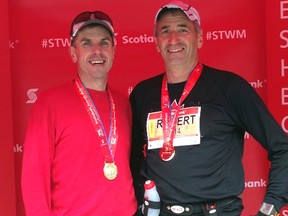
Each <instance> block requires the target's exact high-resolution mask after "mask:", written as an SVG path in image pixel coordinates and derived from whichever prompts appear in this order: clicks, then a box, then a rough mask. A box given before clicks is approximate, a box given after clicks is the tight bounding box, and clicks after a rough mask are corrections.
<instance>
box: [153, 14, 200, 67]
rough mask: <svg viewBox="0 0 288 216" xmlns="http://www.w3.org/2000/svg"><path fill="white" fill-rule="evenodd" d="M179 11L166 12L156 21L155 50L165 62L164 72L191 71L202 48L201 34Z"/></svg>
mask: <svg viewBox="0 0 288 216" xmlns="http://www.w3.org/2000/svg"><path fill="white" fill-rule="evenodd" d="M196 30H197V28H196V27H195V24H194V23H193V22H192V21H191V20H189V19H188V17H187V16H186V15H185V14H184V13H183V12H181V11H180V10H178V11H174V12H173V13H170V12H167V13H166V14H163V16H162V17H161V18H160V19H159V20H158V21H157V24H156V29H155V39H156V47H157V50H158V51H159V52H160V53H161V55H162V57H163V60H164V62H165V67H166V71H169V70H170V69H171V70H173V69H175V68H177V69H180V70H182V71H185V72H186V71H188V70H191V69H192V68H193V67H194V66H195V65H196V63H197V62H198V49H199V48H201V47H202V44H203V38H202V32H201V31H200V32H198V31H196Z"/></svg>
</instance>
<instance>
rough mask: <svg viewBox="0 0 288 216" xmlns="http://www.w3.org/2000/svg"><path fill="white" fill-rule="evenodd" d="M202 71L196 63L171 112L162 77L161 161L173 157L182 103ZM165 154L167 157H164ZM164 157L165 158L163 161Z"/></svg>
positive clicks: (164, 78) (164, 79)
mask: <svg viewBox="0 0 288 216" xmlns="http://www.w3.org/2000/svg"><path fill="white" fill-rule="evenodd" d="M202 69H203V65H202V64H200V63H199V62H198V63H197V65H196V66H195V67H194V69H193V71H192V72H191V74H190V76H189V78H188V80H187V82H186V85H185V87H184V90H183V92H182V95H181V97H180V99H179V101H178V104H177V107H176V109H175V110H172V107H171V102H170V97H169V91H168V85H167V76H166V74H165V75H164V77H163V81H162V92H161V109H162V126H163V139H164V144H163V147H162V149H161V150H160V157H161V159H162V160H170V159H172V157H173V156H174V147H173V139H174V137H175V131H176V123H177V119H178V116H179V110H180V108H181V105H182V103H183V101H184V100H185V99H186V97H187V95H188V94H189V93H190V92H191V90H192V89H193V87H194V86H195V84H196V82H197V80H198V79H199V77H200V75H201V73H202ZM165 154H166V155H167V156H165ZM169 155H170V157H169ZM165 157H167V158H166V159H165Z"/></svg>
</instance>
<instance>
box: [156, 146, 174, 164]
mask: <svg viewBox="0 0 288 216" xmlns="http://www.w3.org/2000/svg"><path fill="white" fill-rule="evenodd" d="M174 155H175V149H174V147H173V145H172V144H170V143H164V144H163V147H162V148H161V149H160V151H159V156H160V158H161V159H162V160H163V161H170V160H171V159H172V158H173V157H174Z"/></svg>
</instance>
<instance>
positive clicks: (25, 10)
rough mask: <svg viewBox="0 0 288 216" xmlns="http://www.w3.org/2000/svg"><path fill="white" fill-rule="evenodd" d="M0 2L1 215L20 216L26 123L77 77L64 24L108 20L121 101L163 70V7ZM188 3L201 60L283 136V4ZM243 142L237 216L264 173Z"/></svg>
mask: <svg viewBox="0 0 288 216" xmlns="http://www.w3.org/2000/svg"><path fill="white" fill-rule="evenodd" d="M1 1H4V6H5V7H1V8H0V16H1V17H2V16H4V17H3V19H1V20H4V28H2V29H4V31H3V30H2V33H1V34H0V39H1V40H0V43H1V44H0V46H1V63H0V65H1V68H2V70H3V73H2V85H1V92H3V93H2V94H3V95H4V97H2V98H1V100H2V104H3V105H4V106H3V105H1V112H0V113H1V122H3V123H4V124H3V126H2V127H3V129H4V130H1V140H2V141H3V145H1V149H0V150H1V151H0V154H1V158H0V164H1V167H0V168H1V172H0V173H1V178H0V179H1V189H2V187H3V188H5V189H6V190H4V192H5V191H9V193H4V192H3V191H2V190H1V193H0V205H1V208H0V213H1V215H9V216H10V215H19V216H24V215H25V213H24V207H23V203H22V198H21V188H20V175H21V160H22V152H23V142H24V136H25V130H26V124H27V119H28V116H29V112H30V110H31V107H32V106H33V103H34V102H35V100H37V95H39V93H40V92H41V91H43V90H45V89H47V88H50V87H52V86H55V85H58V84H61V83H63V82H65V81H66V80H67V79H71V78H72V77H73V76H74V75H75V73H76V67H75V65H74V64H73V63H72V61H71V59H70V57H69V55H68V46H69V28H70V22H71V20H72V19H73V18H74V16H75V15H76V14H78V13H79V12H82V11H83V10H103V11H105V12H107V13H108V14H110V15H111V18H112V19H113V21H114V26H115V31H116V33H117V36H116V39H117V49H116V56H115V62H114V65H113V68H112V71H111V72H110V78H109V82H110V85H112V86H114V87H115V88H118V89H119V90H120V91H122V92H123V93H125V94H126V95H127V97H128V96H129V93H130V92H131V90H132V89H133V87H134V86H135V84H136V83H137V82H139V81H140V80H142V79H145V78H148V77H150V76H153V75H156V74H158V73H160V72H162V71H163V70H164V67H163V63H162V59H161V56H160V54H159V53H158V52H157V51H156V49H155V44H154V39H153V22H154V16H155V14H156V12H157V10H158V9H159V7H160V6H161V5H163V4H164V3H166V2H167V1H166V0H157V1H155V0H145V1H132V0H114V1H113V2H112V1H100V0H93V1H91V0H83V1H76V0H57V1H56V0H51V1H44V0H29V1H24V0H22V1H20V0H13V1H9V4H8V0H1ZM187 2H191V4H192V5H194V6H195V7H196V8H197V9H198V11H199V12H200V17H201V23H202V26H203V29H204V35H205V41H204V47H203V48H202V50H201V51H200V60H201V61H202V62H203V63H205V64H208V65H211V66H214V67H217V68H221V69H226V70H230V71H233V72H236V73H238V74H240V75H241V76H243V77H244V78H245V79H246V80H247V81H248V82H250V83H251V85H252V86H253V87H254V88H255V89H256V91H257V92H258V93H259V95H260V96H261V97H262V98H263V100H264V101H265V102H266V104H267V105H268V107H269V108H270V110H271V111H272V113H273V115H274V116H275V117H276V119H277V121H278V122H279V124H281V125H282V127H283V129H284V130H285V131H286V132H287V133H288V109H287V105H288V81H287V76H288V59H287V56H288V51H287V48H288V30H287V20H288V1H287V0H286V1H280V0H279V1H275V0H266V1H265V4H263V3H264V2H263V0H254V1H251V0H231V1H227V0H217V1H216V0H212V1H211V0H188V1H187ZM8 18H9V20H8ZM2 24H3V23H1V25H2ZM2 47H3V49H2ZM8 47H9V48H10V49H8ZM2 50H4V52H3V51H2ZM9 51H10V58H9ZM2 55H3V56H2ZM2 60H4V61H2ZM3 76H4V77H3ZM11 81H12V86H11ZM4 92H5V93H4ZM12 115H13V122H12ZM2 119H4V121H2ZM12 123H13V130H12ZM2 133H3V138H2ZM12 135H13V136H12ZM245 144H246V146H245V157H244V159H243V162H244V165H245V171H246V174H245V179H246V180H245V181H246V189H245V192H244V204H245V209H244V212H243V215H244V216H246V215H249V214H253V213H256V212H257V211H258V209H259V207H260V203H261V201H262V198H263V195H264V191H265V187H266V186H267V170H268V167H269V163H268V162H267V159H266V158H267V156H266V152H265V151H264V150H263V149H262V148H261V147H260V146H259V145H258V143H257V142H256V141H255V140H254V139H253V137H251V136H250V135H249V134H247V136H246V140H245ZM13 147H14V148H13ZM2 148H3V150H2ZM13 150H14V154H13ZM2 154H5V156H4V157H2ZM13 158H14V160H15V164H14V161H13ZM2 169H3V170H4V171H3V172H2ZM14 169H15V172H14ZM14 173H15V174H14ZM3 174H5V175H4V176H3V177H2V175H3ZM2 181H3V183H2ZM8 182H9V184H8ZM14 183H15V186H14ZM7 185H8V186H7ZM15 191H16V192H15ZM15 196H16V198H15ZM7 198H8V199H7ZM8 200H9V205H8V204H7V205H6V203H8ZM15 203H16V208H15ZM3 204H4V205H5V208H4V209H3V210H2V205H3ZM4 205H3V206H4ZM16 211H17V214H16V213H15V212H16ZM3 212H9V213H6V214H2V213H3ZM287 215H288V213H287Z"/></svg>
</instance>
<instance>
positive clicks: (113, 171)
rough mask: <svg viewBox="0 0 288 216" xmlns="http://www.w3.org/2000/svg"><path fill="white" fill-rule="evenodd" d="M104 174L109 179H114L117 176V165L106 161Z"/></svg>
mask: <svg viewBox="0 0 288 216" xmlns="http://www.w3.org/2000/svg"><path fill="white" fill-rule="evenodd" d="M103 172H104V176H105V177H106V178H107V179H109V180H114V179H115V178H116V177H117V173H118V170H117V166H116V164H115V163H114V162H113V163H105V165H104V168H103Z"/></svg>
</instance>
